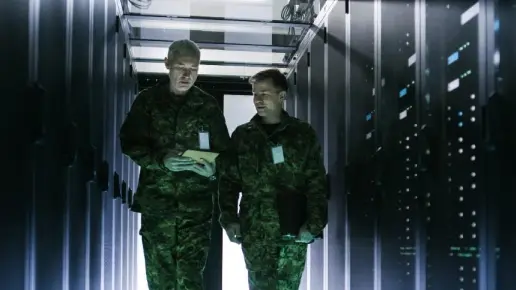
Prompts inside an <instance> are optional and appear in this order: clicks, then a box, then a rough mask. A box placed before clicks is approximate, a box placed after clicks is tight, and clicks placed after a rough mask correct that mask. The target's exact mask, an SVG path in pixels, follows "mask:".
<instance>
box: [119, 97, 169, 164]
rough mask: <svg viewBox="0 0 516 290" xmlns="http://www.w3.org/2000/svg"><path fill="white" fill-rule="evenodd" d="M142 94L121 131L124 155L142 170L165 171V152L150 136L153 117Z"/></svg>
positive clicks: (137, 98) (135, 101) (132, 107)
mask: <svg viewBox="0 0 516 290" xmlns="http://www.w3.org/2000/svg"><path fill="white" fill-rule="evenodd" d="M148 97H149V96H147V95H145V94H140V95H138V96H137V97H136V99H135V100H134V102H133V104H132V106H131V110H130V111H129V113H128V114H127V117H126V119H125V121H124V123H123V124H122V128H121V129H120V144H121V147H122V153H124V154H125V155H127V156H129V158H131V159H132V160H133V161H134V162H136V164H138V165H139V166H140V167H141V168H147V169H161V170H165V168H164V166H163V164H162V160H163V157H165V155H166V154H167V152H166V151H165V150H160V149H159V148H156V147H155V140H154V139H153V138H152V137H151V135H150V132H151V131H150V127H151V116H150V114H149V111H148V108H147V101H146V98H148Z"/></svg>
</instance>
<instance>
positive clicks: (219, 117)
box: [210, 106, 229, 153]
mask: <svg viewBox="0 0 516 290" xmlns="http://www.w3.org/2000/svg"><path fill="white" fill-rule="evenodd" d="M213 111H214V112H213V115H212V118H213V123H212V126H213V127H212V130H211V131H212V132H210V139H211V140H210V143H211V144H212V151H213V152H219V153H220V152H224V151H226V149H227V147H228V146H229V132H228V127H227V125H226V119H225V118H224V114H223V113H222V110H221V109H220V108H219V106H216V107H215V108H214V110H213Z"/></svg>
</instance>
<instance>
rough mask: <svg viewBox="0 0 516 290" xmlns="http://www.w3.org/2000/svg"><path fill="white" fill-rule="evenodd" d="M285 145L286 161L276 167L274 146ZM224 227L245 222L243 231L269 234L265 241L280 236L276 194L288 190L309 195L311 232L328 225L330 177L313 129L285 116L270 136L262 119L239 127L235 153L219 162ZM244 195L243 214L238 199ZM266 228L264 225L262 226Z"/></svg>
mask: <svg viewBox="0 0 516 290" xmlns="http://www.w3.org/2000/svg"><path fill="white" fill-rule="evenodd" d="M278 145H281V146H282V149H283V156H284V162H283V163H278V164H274V162H273V156H272V155H273V154H272V148H273V147H276V146H278ZM219 160H220V162H219V164H218V165H219V172H220V174H219V201H218V202H219V208H220V211H221V215H220V223H221V225H222V227H225V226H226V225H228V224H229V223H234V222H236V223H240V225H241V228H242V233H245V232H246V231H251V232H252V231H253V229H256V231H264V232H263V233H261V234H259V236H261V237H263V238H267V237H274V236H278V235H279V217H278V213H277V209H276V207H275V202H276V195H277V193H278V192H280V191H283V190H289V191H291V192H296V193H299V194H306V197H307V201H308V204H307V207H308V208H307V213H308V220H307V223H306V225H307V228H308V230H309V231H310V233H312V234H313V235H318V234H320V233H321V232H322V230H323V229H324V227H325V226H326V222H327V207H328V203H327V190H328V188H327V179H326V170H325V167H324V163H323V159H322V152H321V147H320V145H319V142H318V140H317V136H316V134H315V131H314V130H313V129H312V127H311V126H310V125H309V124H307V123H305V122H303V121H301V120H299V119H296V118H293V117H290V116H289V115H288V114H287V113H286V112H283V116H282V121H281V123H280V124H279V125H278V127H277V128H276V130H275V131H273V132H272V133H271V134H270V135H267V134H266V132H265V131H264V129H263V127H262V125H261V124H260V117H258V116H255V117H254V118H253V119H252V120H251V121H250V122H248V123H246V124H243V125H240V126H239V127H237V129H235V131H234V132H233V134H232V136H231V145H230V149H228V150H227V151H226V153H225V154H224V155H222V156H221V158H219ZM240 192H241V193H242V199H241V202H240V212H239V213H237V208H238V196H239V193H240ZM258 224H261V225H258Z"/></svg>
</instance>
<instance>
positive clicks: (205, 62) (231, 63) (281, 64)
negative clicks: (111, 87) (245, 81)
mask: <svg viewBox="0 0 516 290" xmlns="http://www.w3.org/2000/svg"><path fill="white" fill-rule="evenodd" d="M133 61H135V62H146V63H162V62H163V60H162V59H157V58H134V59H133ZM201 64H202V65H220V66H248V67H263V66H272V67H276V68H286V67H287V65H286V64H284V63H245V62H226V61H206V60H205V61H201Z"/></svg>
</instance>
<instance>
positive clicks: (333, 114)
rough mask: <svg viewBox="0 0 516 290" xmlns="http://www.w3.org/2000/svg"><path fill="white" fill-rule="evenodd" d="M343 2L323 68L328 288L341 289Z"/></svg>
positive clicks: (344, 253) (345, 126) (344, 242)
mask: <svg viewBox="0 0 516 290" xmlns="http://www.w3.org/2000/svg"><path fill="white" fill-rule="evenodd" d="M346 13H347V9H346V3H345V2H338V3H337V4H336V5H335V7H334V8H333V10H332V12H331V13H330V15H329V16H328V20H327V27H328V28H327V31H328V32H327V44H326V48H325V49H326V58H327V59H326V60H325V65H326V71H327V79H326V81H325V84H326V85H327V87H326V90H327V98H326V106H327V115H326V116H325V118H326V123H327V128H326V130H327V132H328V133H327V137H326V138H327V143H326V148H327V153H326V154H327V158H328V174H329V176H330V177H331V178H330V202H329V205H328V226H327V229H328V230H327V232H328V235H327V236H326V237H325V239H326V240H327V241H326V242H327V245H328V247H327V251H328V253H329V255H328V290H340V289H345V288H346V287H348V286H349V280H348V279H347V277H348V273H349V270H350V267H349V262H348V261H346V258H347V257H348V255H349V242H348V237H349V234H348V223H347V220H346V216H347V209H346V205H347V203H346V198H347V197H346V191H345V183H347V182H348V180H345V178H343V177H344V172H345V165H346V158H347V154H346V153H347V147H348V146H347V142H348V136H349V134H348V131H349V122H348V118H349V113H348V110H349V104H348V103H349V97H348V96H349V95H350V90H349V79H348V74H349V73H348V72H349V65H350V58H349V46H348V45H347V44H349V36H350V35H349V29H350V27H349V25H348V23H347V21H346V17H347V16H345V14H346ZM319 287H320V285H319Z"/></svg>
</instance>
